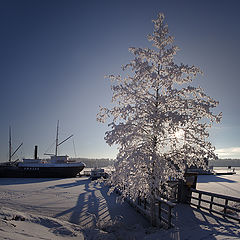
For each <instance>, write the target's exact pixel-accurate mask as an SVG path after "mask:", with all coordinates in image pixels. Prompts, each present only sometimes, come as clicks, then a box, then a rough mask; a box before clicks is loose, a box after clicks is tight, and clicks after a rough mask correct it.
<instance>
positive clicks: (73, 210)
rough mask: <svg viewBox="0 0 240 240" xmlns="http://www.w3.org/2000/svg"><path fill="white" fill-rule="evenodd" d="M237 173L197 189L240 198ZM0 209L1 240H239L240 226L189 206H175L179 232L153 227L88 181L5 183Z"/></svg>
mask: <svg viewBox="0 0 240 240" xmlns="http://www.w3.org/2000/svg"><path fill="white" fill-rule="evenodd" d="M223 170H224V171H225V170H226V171H227V169H223ZM218 171H221V169H218ZM236 171H237V174H234V175H202V176H198V183H197V189H200V190H204V191H210V192H215V193H220V194H225V195H229V196H234V197H237V198H240V171H239V170H238V169H237V170H236ZM0 206H1V207H0V239H14V240H18V239H23V240H27V239H46V240H47V239H60V240H61V239H99V240H100V239H103V240H104V239H129V240H130V239H176V240H177V239H178V240H181V239H206V240H208V239H219V240H222V239H240V226H239V224H238V223H237V222H234V221H229V220H227V219H223V218H221V217H218V216H213V215H210V214H209V213H207V212H203V211H199V210H197V209H194V208H191V207H189V206H188V205H184V204H179V205H177V206H176V207H175V214H176V220H175V225H176V227H175V228H173V229H170V230H164V229H154V228H151V227H150V225H149V223H148V222H147V221H146V220H145V218H143V217H142V216H141V215H140V214H139V213H137V212H136V211H135V210H134V209H133V208H132V207H130V206H129V205H128V204H127V203H119V202H118V201H117V195H115V194H114V193H113V194H111V195H108V188H107V187H106V186H104V185H103V184H102V183H97V182H91V181H90V180H89V179H88V178H87V177H80V178H68V179H44V178H43V179H31V178H29V179H24V178H2V179H0Z"/></svg>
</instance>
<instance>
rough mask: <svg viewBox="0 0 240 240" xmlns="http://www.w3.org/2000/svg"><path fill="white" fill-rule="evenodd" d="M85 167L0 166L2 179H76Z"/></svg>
mask: <svg viewBox="0 0 240 240" xmlns="http://www.w3.org/2000/svg"><path fill="white" fill-rule="evenodd" d="M83 168H84V166H67V167H18V166H14V165H9V166H7V165H5V166H0V178H70V177H76V176H77V174H78V173H80V172H81V171H82V170H83Z"/></svg>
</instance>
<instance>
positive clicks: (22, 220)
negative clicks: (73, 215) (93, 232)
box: [0, 207, 84, 240]
mask: <svg viewBox="0 0 240 240" xmlns="http://www.w3.org/2000/svg"><path fill="white" fill-rule="evenodd" d="M0 232H1V233H0V239H13V240H27V239H45V240H47V239H49V240H50V239H51V240H52V239H59V240H62V239H64V240H68V239H78V240H81V239H82V240H83V239H84V235H83V233H82V229H81V228H80V227H79V226H78V225H75V224H70V223H68V222H64V221H60V220H58V219H54V218H50V217H44V216H40V215H33V214H28V213H22V212H19V211H16V210H12V209H8V208H4V207H1V208H0Z"/></svg>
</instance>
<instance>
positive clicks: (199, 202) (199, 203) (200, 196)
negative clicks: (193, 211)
mask: <svg viewBox="0 0 240 240" xmlns="http://www.w3.org/2000/svg"><path fill="white" fill-rule="evenodd" d="M198 198H199V199H198V206H197V208H200V207H201V198H202V193H199V196H198Z"/></svg>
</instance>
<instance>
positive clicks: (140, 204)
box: [116, 189, 175, 229]
mask: <svg viewBox="0 0 240 240" xmlns="http://www.w3.org/2000/svg"><path fill="white" fill-rule="evenodd" d="M116 193H118V194H121V190H119V189H116ZM125 200H126V201H127V202H128V203H129V204H130V205H131V206H133V207H134V208H135V209H136V210H137V211H138V212H140V213H141V214H142V215H144V216H145V217H146V218H147V219H148V220H150V204H149V200H148V199H146V198H141V197H138V198H137V199H132V198H131V197H130V196H127V197H126V198H125ZM155 200H156V202H155V204H156V210H157V222H158V225H160V226H165V227H166V228H167V229H168V228H172V227H174V224H173V220H174V218H175V215H174V213H173V209H174V206H175V204H174V203H172V202H169V201H167V200H166V199H163V198H160V197H156V198H155Z"/></svg>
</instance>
